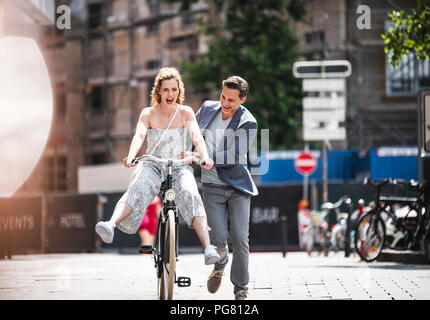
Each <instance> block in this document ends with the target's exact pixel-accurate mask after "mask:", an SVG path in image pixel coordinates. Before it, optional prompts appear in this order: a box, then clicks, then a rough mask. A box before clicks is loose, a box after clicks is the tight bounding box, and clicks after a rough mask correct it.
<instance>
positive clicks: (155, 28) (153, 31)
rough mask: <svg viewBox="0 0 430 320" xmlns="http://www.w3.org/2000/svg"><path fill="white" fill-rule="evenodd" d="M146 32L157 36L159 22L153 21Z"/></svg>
mask: <svg viewBox="0 0 430 320" xmlns="http://www.w3.org/2000/svg"><path fill="white" fill-rule="evenodd" d="M146 33H147V35H148V36H155V35H157V34H158V23H157V22H155V21H154V22H151V23H150V24H149V25H148V26H147V27H146Z"/></svg>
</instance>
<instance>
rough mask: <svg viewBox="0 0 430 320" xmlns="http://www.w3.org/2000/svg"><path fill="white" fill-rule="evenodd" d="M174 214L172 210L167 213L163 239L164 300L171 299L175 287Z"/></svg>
mask: <svg viewBox="0 0 430 320" xmlns="http://www.w3.org/2000/svg"><path fill="white" fill-rule="evenodd" d="M175 229H176V228H175V213H174V212H173V210H169V211H168V212H167V221H166V233H165V238H164V257H163V274H162V280H161V281H163V282H164V293H165V294H166V295H165V299H168V300H172V299H173V289H174V286H175V268H176V230H175Z"/></svg>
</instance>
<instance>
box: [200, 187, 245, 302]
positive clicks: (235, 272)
mask: <svg viewBox="0 0 430 320" xmlns="http://www.w3.org/2000/svg"><path fill="white" fill-rule="evenodd" d="M202 198H203V204H204V206H205V210H206V215H207V219H208V225H209V227H210V228H211V230H210V231H209V236H210V239H211V244H212V245H214V246H216V247H217V251H218V253H219V255H220V258H221V259H220V261H219V262H218V263H216V264H215V268H216V269H221V270H224V268H225V267H226V265H227V262H228V246H227V237H228V235H229V231H230V240H231V243H232V245H233V259H232V260H233V261H232V263H231V272H230V280H231V282H232V283H233V285H234V293H237V292H238V291H239V290H242V289H245V290H247V289H248V282H249V270H248V261H249V237H248V235H249V217H250V208H251V196H250V195H247V194H245V193H243V192H240V191H238V190H236V189H234V188H232V187H230V186H226V185H217V184H212V183H203V184H202ZM227 221H228V222H229V225H228V224H227Z"/></svg>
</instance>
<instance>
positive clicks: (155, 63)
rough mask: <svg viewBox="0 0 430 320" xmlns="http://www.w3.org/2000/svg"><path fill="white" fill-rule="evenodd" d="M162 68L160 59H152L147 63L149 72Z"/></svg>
mask: <svg viewBox="0 0 430 320" xmlns="http://www.w3.org/2000/svg"><path fill="white" fill-rule="evenodd" d="M160 66H161V63H160V60H158V59H152V60H148V61H147V62H146V69H148V70H153V69H158V68H160Z"/></svg>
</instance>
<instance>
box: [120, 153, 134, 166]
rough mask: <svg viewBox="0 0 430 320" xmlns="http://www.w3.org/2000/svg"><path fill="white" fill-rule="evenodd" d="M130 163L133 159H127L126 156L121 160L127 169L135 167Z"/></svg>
mask: <svg viewBox="0 0 430 320" xmlns="http://www.w3.org/2000/svg"><path fill="white" fill-rule="evenodd" d="M132 161H133V158H131V157H128V156H127V157H125V158H124V159H122V163H124V165H125V166H126V167H127V168H130V167H134V166H135V165H136V164H135V163H132Z"/></svg>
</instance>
